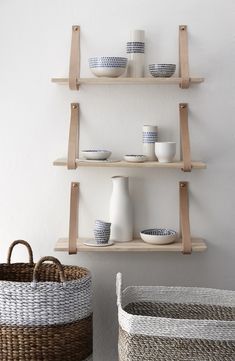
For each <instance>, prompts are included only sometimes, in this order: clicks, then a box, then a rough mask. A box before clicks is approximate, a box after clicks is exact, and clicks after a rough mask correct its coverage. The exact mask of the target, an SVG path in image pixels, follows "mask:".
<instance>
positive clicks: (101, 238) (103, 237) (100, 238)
mask: <svg viewBox="0 0 235 361" xmlns="http://www.w3.org/2000/svg"><path fill="white" fill-rule="evenodd" d="M94 236H95V241H96V243H108V241H109V238H110V230H106V231H101V230H97V229H94Z"/></svg>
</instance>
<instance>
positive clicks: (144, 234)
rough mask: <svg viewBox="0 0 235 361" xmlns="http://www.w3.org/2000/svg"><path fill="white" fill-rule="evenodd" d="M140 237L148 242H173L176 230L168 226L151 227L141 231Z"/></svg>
mask: <svg viewBox="0 0 235 361" xmlns="http://www.w3.org/2000/svg"><path fill="white" fill-rule="evenodd" d="M140 237H141V239H142V240H143V241H144V242H146V243H150V244H169V243H173V242H175V240H176V238H177V232H176V231H173V230H172V229H168V228H151V229H145V230H143V231H141V232H140Z"/></svg>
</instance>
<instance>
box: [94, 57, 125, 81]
mask: <svg viewBox="0 0 235 361" xmlns="http://www.w3.org/2000/svg"><path fill="white" fill-rule="evenodd" d="M88 63H89V67H90V69H91V71H92V73H93V74H94V75H96V76H99V77H111V78H116V77H118V76H120V75H122V74H123V73H124V72H125V70H126V67H127V58H123V57H119V56H100V57H98V56H97V57H94V58H89V59H88Z"/></svg>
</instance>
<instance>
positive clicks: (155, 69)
mask: <svg viewBox="0 0 235 361" xmlns="http://www.w3.org/2000/svg"><path fill="white" fill-rule="evenodd" d="M175 69H176V65H175V64H150V65H149V72H150V74H151V75H152V76H153V77H155V78H170V77H171V76H172V75H173V74H174V73H175Z"/></svg>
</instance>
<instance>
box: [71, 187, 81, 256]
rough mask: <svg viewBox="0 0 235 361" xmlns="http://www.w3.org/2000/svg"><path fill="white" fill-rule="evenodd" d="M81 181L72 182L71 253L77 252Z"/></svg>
mask: <svg viewBox="0 0 235 361" xmlns="http://www.w3.org/2000/svg"><path fill="white" fill-rule="evenodd" d="M78 198H79V183H77V182H72V183H71V193H70V217H69V254H76V253H77V238H78Z"/></svg>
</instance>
